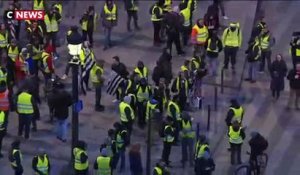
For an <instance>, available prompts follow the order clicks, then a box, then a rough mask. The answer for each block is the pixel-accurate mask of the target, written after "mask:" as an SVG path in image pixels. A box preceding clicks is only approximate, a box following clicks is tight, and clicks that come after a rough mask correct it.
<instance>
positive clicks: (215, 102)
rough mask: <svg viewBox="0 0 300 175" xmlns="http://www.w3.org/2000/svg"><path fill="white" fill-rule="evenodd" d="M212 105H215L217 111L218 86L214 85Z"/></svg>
mask: <svg viewBox="0 0 300 175" xmlns="http://www.w3.org/2000/svg"><path fill="white" fill-rule="evenodd" d="M214 107H215V111H217V110H218V87H217V86H215V96H214Z"/></svg>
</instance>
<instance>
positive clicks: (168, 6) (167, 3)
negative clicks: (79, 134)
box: [163, 0, 173, 13]
mask: <svg viewBox="0 0 300 175" xmlns="http://www.w3.org/2000/svg"><path fill="white" fill-rule="evenodd" d="M172 4H173V0H164V8H163V11H164V13H167V12H171V11H172Z"/></svg>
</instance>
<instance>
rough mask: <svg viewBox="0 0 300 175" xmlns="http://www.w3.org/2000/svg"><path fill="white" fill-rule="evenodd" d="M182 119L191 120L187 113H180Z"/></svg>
mask: <svg viewBox="0 0 300 175" xmlns="http://www.w3.org/2000/svg"><path fill="white" fill-rule="evenodd" d="M181 115H182V119H183V120H185V121H187V120H191V116H190V114H189V113H188V112H185V111H184V112H182V114H181Z"/></svg>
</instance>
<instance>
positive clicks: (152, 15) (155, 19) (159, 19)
mask: <svg viewBox="0 0 300 175" xmlns="http://www.w3.org/2000/svg"><path fill="white" fill-rule="evenodd" d="M155 8H158V10H159V15H162V13H163V9H162V8H161V7H159V6H157V5H156V4H155V5H154V6H153V8H152V13H151V21H162V18H158V17H157V16H156V14H155V13H154V10H155Z"/></svg>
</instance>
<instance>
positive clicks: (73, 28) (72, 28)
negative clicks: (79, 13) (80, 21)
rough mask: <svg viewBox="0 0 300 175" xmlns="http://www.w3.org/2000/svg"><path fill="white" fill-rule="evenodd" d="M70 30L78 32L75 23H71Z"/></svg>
mask: <svg viewBox="0 0 300 175" xmlns="http://www.w3.org/2000/svg"><path fill="white" fill-rule="evenodd" d="M70 30H71V31H72V32H78V27H77V26H75V25H73V26H71V27H70Z"/></svg>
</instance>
